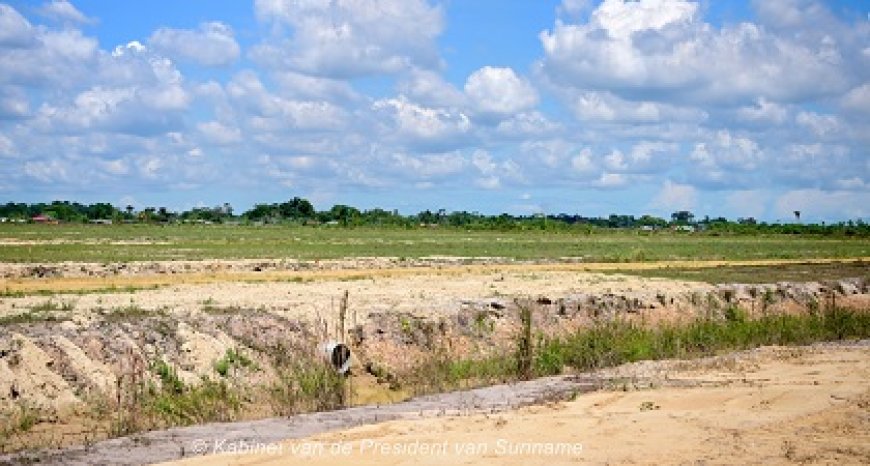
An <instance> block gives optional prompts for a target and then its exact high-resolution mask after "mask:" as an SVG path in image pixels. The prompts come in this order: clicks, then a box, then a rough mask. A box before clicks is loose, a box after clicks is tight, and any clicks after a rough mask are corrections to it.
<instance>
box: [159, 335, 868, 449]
mask: <svg viewBox="0 0 870 466" xmlns="http://www.w3.org/2000/svg"><path fill="white" fill-rule="evenodd" d="M662 369H664V370H663V371H662ZM651 370H653V371H654V372H656V373H658V374H659V375H660V376H661V375H662V374H664V377H665V378H666V379H670V380H671V382H670V383H669V382H667V381H666V380H665V379H662V380H661V383H662V384H663V385H664V388H654V389H641V390H632V389H629V391H622V390H615V391H600V392H596V393H591V394H581V395H579V396H578V397H577V398H576V399H575V400H574V401H570V402H555V403H548V404H543V405H537V406H530V407H525V408H521V409H517V410H513V411H507V412H500V413H491V414H473V415H467V416H449V417H435V418H427V419H421V420H397V421H389V422H384V423H380V424H373V425H366V426H362V427H356V428H352V429H346V430H341V431H337V432H332V433H326V434H321V435H317V436H313V437H308V438H304V439H298V440H290V441H285V442H279V443H274V444H263V445H264V447H263V449H262V450H260V451H259V452H258V453H255V454H236V453H227V452H231V451H232V450H231V449H232V448H237V449H238V450H239V451H242V449H240V448H238V447H240V445H239V444H233V443H232V442H231V443H230V444H214V445H213V444H209V445H210V448H211V449H212V451H216V452H218V453H220V454H218V455H211V456H204V457H198V458H191V459H187V460H184V461H178V462H174V463H171V464H173V465H179V466H180V465H184V466H198V465H206V464H207V465H214V464H226V465H254V464H256V465H279V464H282V465H283V464H305V465H309V466H312V465H319V464H337V463H342V464H355V465H369V464H371V465H411V464H413V465H448V464H449V465H453V464H508V465H530V464H532V465H535V464H540V465H545V464H794V463H796V462H797V463H802V464H843V465H845V464H868V463H870V382H868V381H870V347H868V346H867V344H866V342H865V344H863V345H862V344H857V345H855V344H852V345H846V346H840V345H837V346H833V345H822V346H814V347H803V348H781V347H768V348H763V349H761V350H757V351H750V352H744V353H740V355H739V356H736V357H720V358H713V359H709V360H702V361H695V362H691V361H690V362H684V363H679V362H677V363H674V362H658V363H649V362H647V363H637V364H635V365H629V366H623V367H621V368H618V369H616V370H614V371H613V372H614V373H620V374H623V375H626V376H629V375H631V374H640V375H641V376H648V375H649V374H650V371H651ZM675 379H676V381H681V382H685V383H687V384H689V385H691V382H696V384H695V385H699V386H695V387H691V388H681V387H674V386H669V385H673V384H674V381H675ZM215 445H219V446H215ZM333 445H340V446H339V447H337V448H336V447H334V446H333ZM442 445H444V446H445V447H444V448H442ZM548 445H549V447H548ZM566 445H568V446H575V447H566ZM577 445H579V448H578V449H577V450H572V449H570V448H576V446H577ZM266 448H271V450H267V449H266ZM548 448H549V450H548Z"/></svg>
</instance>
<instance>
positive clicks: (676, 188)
mask: <svg viewBox="0 0 870 466" xmlns="http://www.w3.org/2000/svg"><path fill="white" fill-rule="evenodd" d="M697 204H698V190H697V189H695V188H694V187H693V186H690V185H686V184H679V183H674V182H673V181H671V180H666V181H665V182H664V184H663V185H662V187H661V189H660V190H659V192H658V194H656V196H655V197H654V198H653V200H652V202H651V203H650V207H652V208H655V209H659V210H661V211H662V212H674V211H677V210H693V209H694V208H695V206H697Z"/></svg>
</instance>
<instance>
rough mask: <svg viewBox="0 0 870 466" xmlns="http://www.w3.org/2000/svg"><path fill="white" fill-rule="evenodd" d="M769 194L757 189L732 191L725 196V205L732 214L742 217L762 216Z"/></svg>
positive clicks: (757, 217)
mask: <svg viewBox="0 0 870 466" xmlns="http://www.w3.org/2000/svg"><path fill="white" fill-rule="evenodd" d="M769 200H770V196H769V195H768V194H767V193H766V192H764V191H762V190H758V189H754V190H752V189H750V190H740V191H734V192H732V193H730V194H728V196H727V197H726V198H725V206H726V207H727V208H728V210H729V211H730V213H731V214H732V215H735V216H737V217H743V218H748V217H752V218H756V219H759V218H764V215H765V213H767V204H768V202H769Z"/></svg>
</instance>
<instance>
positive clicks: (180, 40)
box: [148, 21, 240, 66]
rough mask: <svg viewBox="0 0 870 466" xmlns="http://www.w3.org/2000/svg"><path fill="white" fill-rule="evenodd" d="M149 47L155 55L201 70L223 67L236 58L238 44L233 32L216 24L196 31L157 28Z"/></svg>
mask: <svg viewBox="0 0 870 466" xmlns="http://www.w3.org/2000/svg"><path fill="white" fill-rule="evenodd" d="M148 45H150V46H151V47H153V48H154V49H155V50H157V51H158V52H160V53H162V54H164V55H166V56H169V57H172V58H175V59H178V60H186V61H191V62H194V63H198V64H200V65H204V66H225V65H229V64H232V63H233V62H235V61H236V60H238V58H239V53H240V50H239V44H238V43H237V42H236V39H235V37H234V35H233V30H232V29H231V28H230V27H229V26H227V25H226V24H223V23H221V22H218V21H212V22H208V23H203V24H200V26H199V29H197V30H191V29H172V28H160V29H158V30H156V31H154V33H152V34H151V37H150V38H149V39H148Z"/></svg>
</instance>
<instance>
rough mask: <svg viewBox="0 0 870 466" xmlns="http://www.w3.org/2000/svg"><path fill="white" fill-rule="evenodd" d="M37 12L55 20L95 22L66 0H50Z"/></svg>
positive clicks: (79, 22)
mask: <svg viewBox="0 0 870 466" xmlns="http://www.w3.org/2000/svg"><path fill="white" fill-rule="evenodd" d="M39 12H40V13H41V14H42V15H43V16H46V17H48V18H51V19H53V20H55V21H65V22H71V23H77V24H90V23H95V22H96V20H94V19H93V18H88V17H87V16H85V14H84V13H82V12H81V11H79V10H78V9H77V8H76V7H75V6H74V5H73V4H72V3H70V2H68V1H66V0H52V1H51V2H48V3H46V4H45V5H43V6H42V7H41V8H40V9H39Z"/></svg>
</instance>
